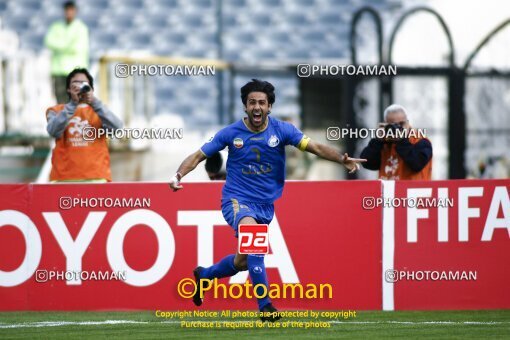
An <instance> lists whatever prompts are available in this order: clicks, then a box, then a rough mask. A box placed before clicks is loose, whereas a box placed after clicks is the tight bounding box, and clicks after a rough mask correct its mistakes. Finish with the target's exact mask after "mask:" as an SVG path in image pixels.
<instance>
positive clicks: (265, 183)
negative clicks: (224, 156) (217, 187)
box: [200, 116, 310, 203]
mask: <svg viewBox="0 0 510 340" xmlns="http://www.w3.org/2000/svg"><path fill="white" fill-rule="evenodd" d="M267 119H268V124H267V127H266V128H265V129H264V130H262V131H259V132H255V131H252V130H250V129H249V128H248V126H247V125H246V122H245V121H244V119H241V120H239V121H237V122H235V123H233V124H231V125H229V126H227V127H225V128H223V129H221V130H220V131H219V132H218V133H217V134H216V135H215V136H214V137H213V138H211V139H210V140H209V141H208V142H207V143H205V144H204V145H203V146H202V148H201V149H200V150H201V151H202V152H203V154H204V155H205V156H206V157H210V156H212V155H213V154H215V153H216V152H218V151H220V150H223V149H224V148H225V147H228V160H227V179H226V182H225V186H224V187H223V199H224V200H225V199H227V200H230V199H232V198H234V199H237V200H239V201H241V202H242V201H245V202H257V203H273V202H274V201H275V200H276V199H277V198H279V197H280V196H281V195H282V191H283V185H284V182H285V146H286V145H289V144H290V145H293V146H295V147H297V148H299V149H300V150H302V151H304V150H305V149H306V146H307V144H308V142H309V140H310V139H309V138H308V137H307V136H305V135H304V134H303V133H302V132H301V131H299V130H298V129H297V128H296V127H295V126H294V125H292V124H290V123H287V122H283V121H281V120H278V119H276V118H272V117H271V116H268V117H267Z"/></svg>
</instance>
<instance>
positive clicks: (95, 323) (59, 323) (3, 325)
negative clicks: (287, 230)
mask: <svg viewBox="0 0 510 340" xmlns="http://www.w3.org/2000/svg"><path fill="white" fill-rule="evenodd" d="M181 321H201V322H206V321H214V322H227V321H226V320H221V321H219V320H180V321H178V320H166V321H135V320H105V321H40V322H26V323H13V324H8V323H0V329H8V328H40V327H60V326H99V325H121V324H123V325H129V324H156V323H164V324H180V323H181ZM233 321H237V322H249V321H242V320H232V321H228V322H233ZM289 321H298V320H289ZM299 321H301V322H310V321H316V322H318V321H322V322H328V323H332V324H337V325H340V324H342V325H347V324H360V325H367V324H368V325H369V324H397V325H503V324H510V322H505V321H392V320H387V321H338V320H332V321H323V320H306V321H303V320H299Z"/></svg>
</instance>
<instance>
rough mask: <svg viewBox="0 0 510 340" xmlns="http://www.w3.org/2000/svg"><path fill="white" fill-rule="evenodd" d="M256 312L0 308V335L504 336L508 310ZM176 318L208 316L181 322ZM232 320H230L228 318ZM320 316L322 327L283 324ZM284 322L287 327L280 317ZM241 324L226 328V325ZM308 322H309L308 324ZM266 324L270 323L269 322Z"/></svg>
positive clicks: (509, 327)
mask: <svg viewBox="0 0 510 340" xmlns="http://www.w3.org/2000/svg"><path fill="white" fill-rule="evenodd" d="M256 320H257V319H256V318H225V317H223V318H221V317H216V318H203V317H185V318H183V319H179V318H158V317H156V316H155V313H154V312H1V313H0V339H4V338H7V339H25V338H30V339H74V338H76V339H84V338H93V339H130V338H131V339H181V338H188V339H213V338H216V339H293V340H295V339H355V338H359V339H367V338H375V339H381V338H387V339H389V338H391V339H394V338H406V339H410V338H429V339H438V338H441V339H442V338H452V339H461V338H462V339H486V338H499V339H510V310H490V311H440V312H436V311H427V312H400V311H399V312H381V311H366V312H365V311H357V312H356V317H354V318H352V317H351V318H349V319H345V320H344V319H341V318H340V319H326V318H319V319H316V320H312V319H310V318H308V319H306V318H286V319H282V322H280V326H279V327H275V328H269V327H268V324H267V323H266V324H264V327H257V326H251V327H250V326H249V325H250V322H251V324H253V323H254V322H256ZM181 321H186V322H191V321H203V322H213V323H214V324H215V325H216V326H215V327H214V328H212V329H210V328H185V327H182V325H181ZM234 321H235V323H232V322H234ZM290 321H294V322H296V323H299V322H302V323H303V324H302V325H304V324H305V323H306V322H310V321H314V322H316V324H317V322H318V321H321V322H322V325H324V324H326V323H327V324H329V326H328V327H327V328H308V329H304V328H297V327H295V326H296V324H295V325H294V327H289V326H290V323H289V322H290ZM284 322H287V327H283V323H284ZM229 323H230V325H237V326H245V327H243V328H238V329H232V328H226V325H227V324H229ZM309 325H310V324H309ZM272 326H275V325H274V324H273V325H272Z"/></svg>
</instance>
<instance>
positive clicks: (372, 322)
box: [329, 320, 510, 325]
mask: <svg viewBox="0 0 510 340" xmlns="http://www.w3.org/2000/svg"><path fill="white" fill-rule="evenodd" d="M329 322H331V323H335V324H349V323H353V324H363V325H364V324H397V325H503V324H510V322H506V321H391V320H388V321H329Z"/></svg>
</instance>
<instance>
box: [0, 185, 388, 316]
mask: <svg viewBox="0 0 510 340" xmlns="http://www.w3.org/2000/svg"><path fill="white" fill-rule="evenodd" d="M184 186H185V188H184V190H181V191H179V192H176V193H174V192H172V191H171V190H170V189H169V187H168V185H167V184H164V183H136V184H135V183H116V184H68V185H1V186H0V197H1V198H0V310H127V309H146V310H156V309H160V310H177V309H181V310H182V309H193V308H196V307H195V306H194V305H193V304H192V302H191V300H190V299H184V298H182V297H181V296H179V294H178V292H177V285H178V282H179V281H180V280H181V279H183V278H186V277H187V278H190V277H192V270H193V268H195V267H196V266H197V265H203V266H207V265H210V264H212V263H213V262H216V261H218V260H220V259H221V258H223V257H224V256H226V255H228V254H231V253H234V252H235V251H236V248H237V239H236V238H235V237H234V233H233V231H232V229H231V228H230V227H229V226H227V225H226V222H225V221H224V220H223V217H222V215H221V211H220V199H221V186H222V183H218V182H216V183H189V184H184ZM380 195H381V183H380V182H379V181H357V182H354V181H344V182H289V183H287V184H286V188H285V191H284V195H283V197H282V198H281V199H280V200H278V201H277V202H276V209H275V218H274V219H273V222H272V223H271V224H270V226H269V244H270V254H269V255H267V256H266V266H267V268H268V269H267V271H268V276H269V281H270V283H279V284H281V283H282V282H287V283H297V282H299V283H301V284H303V285H306V284H308V283H315V284H330V285H331V286H332V287H333V297H332V298H331V299H329V298H324V299H289V298H287V299H279V300H276V301H274V303H275V305H276V306H278V307H279V308H282V309H287V308H288V309H349V308H350V309H380V308H381V300H382V296H381V294H382V288H381V286H382V283H381V253H382V251H381V227H380V225H381V216H382V209H380V208H376V209H373V210H370V211H366V210H363V208H362V204H361V202H362V199H363V197H364V196H373V197H379V196H380ZM126 268H127V272H126ZM66 271H68V272H71V273H72V272H78V271H81V272H88V273H92V272H103V273H106V272H109V273H112V272H115V273H117V272H123V273H124V274H125V280H122V279H121V280H116V279H111V277H109V280H106V279H104V277H103V278H102V279H92V278H91V277H87V279H83V280H82V278H83V277H71V279H70V280H69V278H68V277H66V279H67V280H62V277H60V279H59V278H58V277H52V278H50V277H49V275H50V274H49V273H51V272H66ZM45 273H46V274H45ZM246 274H247V273H246V272H243V273H241V274H238V277H237V278H234V279H233V280H232V281H230V282H244V280H245V278H246V277H247V275H246ZM45 275H46V276H45ZM66 275H67V274H66ZM243 275H244V276H243ZM221 282H223V283H225V284H227V283H229V280H228V279H222V280H221ZM207 298H208V296H207V295H206V299H207ZM201 308H204V309H255V308H256V302H255V301H253V300H251V299H247V298H240V299H236V300H234V301H233V300H232V299H221V298H220V299H212V298H209V299H207V301H206V302H204V304H203V305H202V307H201Z"/></svg>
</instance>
